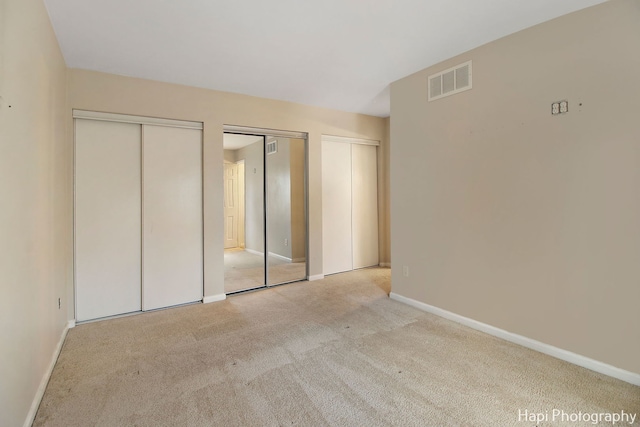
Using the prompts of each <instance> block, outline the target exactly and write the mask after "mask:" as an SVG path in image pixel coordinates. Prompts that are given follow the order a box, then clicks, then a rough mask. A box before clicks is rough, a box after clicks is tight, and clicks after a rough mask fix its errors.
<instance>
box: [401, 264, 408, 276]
mask: <svg viewBox="0 0 640 427" xmlns="http://www.w3.org/2000/svg"><path fill="white" fill-rule="evenodd" d="M402 275H403V276H404V277H409V266H408V265H404V266H402Z"/></svg>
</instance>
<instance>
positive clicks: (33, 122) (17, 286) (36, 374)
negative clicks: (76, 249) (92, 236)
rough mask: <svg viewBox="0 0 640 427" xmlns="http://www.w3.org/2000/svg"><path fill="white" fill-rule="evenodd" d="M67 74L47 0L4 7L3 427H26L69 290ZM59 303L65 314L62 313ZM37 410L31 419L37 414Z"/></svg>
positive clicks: (0, 21)
mask: <svg viewBox="0 0 640 427" xmlns="http://www.w3.org/2000/svg"><path fill="white" fill-rule="evenodd" d="M65 97H66V71H65V64H64V61H63V59H62V55H61V53H60V50H59V48H58V44H57V43H56V39H55V36H54V33H53V31H52V28H51V25H50V23H49V17H48V16H47V13H46V11H45V8H44V5H43V3H42V2H41V1H35V0H2V1H0V194H1V195H2V201H1V203H2V207H1V208H0V328H1V332H0V337H1V338H0V339H1V341H0V361H2V363H0V420H1V421H0V424H2V425H4V426H19V425H23V424H25V421H26V420H27V419H28V417H29V410H30V407H31V405H32V402H33V401H34V397H36V396H37V395H38V388H39V386H41V385H42V386H44V385H46V383H45V384H42V380H43V378H45V374H46V372H47V370H48V369H49V367H50V364H51V363H52V361H53V359H52V358H53V356H54V353H55V349H56V346H57V344H58V342H59V340H60V338H61V335H62V332H63V330H64V327H65V324H66V320H67V313H66V307H67V305H70V301H69V300H68V299H67V293H66V292H67V290H68V289H69V288H70V287H71V253H72V248H71V224H72V222H71V191H72V178H71V176H72V164H71V161H72V151H71V141H70V140H69V139H68V138H67V137H66V133H65V125H66V123H67V120H66V114H65ZM58 298H61V308H60V309H58ZM32 414H33V413H32Z"/></svg>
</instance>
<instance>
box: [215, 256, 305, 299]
mask: <svg viewBox="0 0 640 427" xmlns="http://www.w3.org/2000/svg"><path fill="white" fill-rule="evenodd" d="M306 277H307V265H306V263H304V262H287V261H284V260H282V259H279V258H276V257H274V256H271V255H269V284H270V285H276V284H280V283H288V282H294V281H298V280H304V279H305V278H306ZM263 286H264V255H256V254H253V253H250V252H247V251H245V250H243V249H241V248H233V249H225V251H224V291H225V292H226V293H230V292H237V291H243V290H246V289H253V288H259V287H263Z"/></svg>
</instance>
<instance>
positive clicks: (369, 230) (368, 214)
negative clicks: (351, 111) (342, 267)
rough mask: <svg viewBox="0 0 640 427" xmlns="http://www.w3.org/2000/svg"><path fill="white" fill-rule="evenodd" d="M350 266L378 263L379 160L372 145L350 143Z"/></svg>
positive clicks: (366, 265)
mask: <svg viewBox="0 0 640 427" xmlns="http://www.w3.org/2000/svg"><path fill="white" fill-rule="evenodd" d="M351 166H352V169H351V171H352V172H351V173H352V189H351V191H352V209H353V215H352V218H353V228H352V230H353V268H354V269H355V268H364V267H371V266H373V265H378V262H379V259H378V160H377V150H376V147H375V146H373V145H362V144H352V145H351Z"/></svg>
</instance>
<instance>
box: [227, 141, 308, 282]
mask: <svg viewBox="0 0 640 427" xmlns="http://www.w3.org/2000/svg"><path fill="white" fill-rule="evenodd" d="M305 159H306V141H305V139H295V138H282V137H270V136H265V135H246V134H231V133H225V134H224V160H225V165H224V192H225V194H224V218H225V223H224V227H225V229H224V252H225V256H224V259H225V292H226V293H227V294H229V293H234V292H241V291H245V290H251V289H257V288H264V287H266V286H273V285H277V284H283V283H289V282H294V281H299V280H304V279H306V276H307V264H306V247H307V230H306V212H305V209H306V184H305V176H306V173H305V168H306V160H305ZM265 254H266V255H265Z"/></svg>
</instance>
